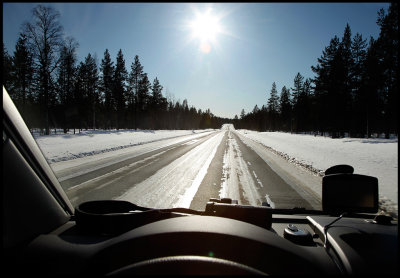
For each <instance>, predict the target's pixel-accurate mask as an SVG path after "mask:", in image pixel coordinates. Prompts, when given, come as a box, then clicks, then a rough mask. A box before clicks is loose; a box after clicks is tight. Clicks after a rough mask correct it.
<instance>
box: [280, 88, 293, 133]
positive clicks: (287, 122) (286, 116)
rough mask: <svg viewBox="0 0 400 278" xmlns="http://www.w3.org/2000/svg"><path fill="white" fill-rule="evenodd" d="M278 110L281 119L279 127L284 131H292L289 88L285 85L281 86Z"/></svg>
mask: <svg viewBox="0 0 400 278" xmlns="http://www.w3.org/2000/svg"><path fill="white" fill-rule="evenodd" d="M279 111H280V119H281V123H282V125H281V128H282V130H284V131H289V130H290V131H292V126H291V124H292V104H291V97H290V89H287V88H286V86H283V87H282V90H281V95H280V98H279Z"/></svg>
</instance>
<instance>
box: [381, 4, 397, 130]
mask: <svg viewBox="0 0 400 278" xmlns="http://www.w3.org/2000/svg"><path fill="white" fill-rule="evenodd" d="M398 5H399V4H398V3H397V2H393V3H391V4H390V6H389V10H388V13H387V14H386V13H385V11H384V10H383V9H381V10H380V11H379V13H378V20H377V24H378V26H379V27H380V33H379V38H378V40H377V43H378V46H379V48H378V49H379V56H380V59H381V63H382V70H383V73H384V75H383V76H384V91H383V98H384V105H385V110H384V114H385V136H386V138H389V135H390V133H391V132H394V133H398V131H397V123H398V119H397V117H398V114H397V113H398V112H397V108H398V99H399V98H398V94H399V87H398V86H399V85H398V84H399V6H398Z"/></svg>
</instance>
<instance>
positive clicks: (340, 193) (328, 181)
mask: <svg viewBox="0 0 400 278" xmlns="http://www.w3.org/2000/svg"><path fill="white" fill-rule="evenodd" d="M350 167H351V166H350ZM348 169H349V168H348ZM328 173H329V171H328ZM378 206H379V203H378V179H377V178H375V177H371V176H365V175H358V174H352V173H349V172H347V173H334V174H328V175H325V176H324V177H323V178H322V210H323V211H324V212H327V213H331V214H337V213H343V212H349V213H351V212H355V213H363V212H364V213H376V212H378Z"/></svg>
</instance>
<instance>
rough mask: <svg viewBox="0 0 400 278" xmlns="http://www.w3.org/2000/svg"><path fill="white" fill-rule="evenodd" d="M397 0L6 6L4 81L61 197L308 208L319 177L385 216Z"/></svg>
mask: <svg viewBox="0 0 400 278" xmlns="http://www.w3.org/2000/svg"><path fill="white" fill-rule="evenodd" d="M397 5H398V4H396V3H393V4H390V3H298V4H295V3H282V4H280V3H218V4H200V3H198V4H196V3H116V4H114V3H46V4H37V3H3V70H2V72H3V85H4V86H5V88H6V89H7V91H8V93H9V95H10V97H11V98H12V100H13V101H14V103H15V105H16V107H17V108H18V110H19V111H20V113H21V115H22V117H23V119H24V120H25V122H26V124H27V126H28V128H29V130H30V131H31V133H32V135H33V137H34V138H35V140H36V142H37V144H38V146H39V147H40V149H41V150H42V152H43V154H44V156H45V158H46V159H47V161H48V163H49V165H50V166H51V168H52V170H53V171H54V174H55V175H56V177H57V178H58V180H59V182H60V184H61V186H62V188H63V189H64V190H65V192H66V194H67V196H68V197H69V199H70V201H71V203H72V204H73V205H74V206H77V205H79V204H80V203H82V202H85V201H89V200H107V199H120V200H127V201H130V202H132V203H135V204H137V205H140V206H145V207H154V208H173V207H186V208H192V209H196V210H204V208H205V205H206V203H207V201H208V200H209V199H210V198H231V199H233V200H238V203H239V204H243V205H262V204H263V203H264V204H266V203H268V205H269V206H271V207H272V208H279V209H281V208H283V209H285V208H294V207H303V208H306V209H310V210H320V209H321V192H322V187H321V184H322V177H323V175H324V171H325V170H326V169H327V168H329V167H331V166H334V165H337V164H348V165H351V166H353V167H354V173H356V174H362V175H369V176H374V177H377V178H378V180H379V204H380V210H384V211H386V212H388V213H390V214H392V215H394V216H396V217H397V204H398V197H397V194H398V176H397V171H398V168H397V167H398V147H397V146H398V145H397V144H398V139H397V138H398V137H397V136H398V130H397V125H398V123H397V118H398V115H397V104H398V87H397V84H398V80H397V79H398V76H399V65H398V59H397V58H398V25H397V22H398V13H397Z"/></svg>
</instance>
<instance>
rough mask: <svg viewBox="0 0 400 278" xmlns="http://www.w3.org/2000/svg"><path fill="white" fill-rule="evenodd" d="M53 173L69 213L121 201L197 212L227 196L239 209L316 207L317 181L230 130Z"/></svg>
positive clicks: (100, 157)
mask: <svg viewBox="0 0 400 278" xmlns="http://www.w3.org/2000/svg"><path fill="white" fill-rule="evenodd" d="M52 168H53V170H54V171H55V173H56V175H57V177H58V178H59V180H60V182H61V185H62V187H63V188H64V190H65V191H66V193H67V195H68V197H69V198H70V200H71V202H72V203H73V205H74V206H76V205H78V204H79V203H81V202H84V201H89V200H99V199H121V200H127V201H130V202H132V203H135V204H137V205H140V206H146V207H155V208H171V207H186V208H192V209H197V210H204V208H205V205H206V203H207V201H208V200H209V199H210V198H224V197H228V198H232V199H234V200H238V201H239V204H243V205H247V204H249V205H261V204H262V202H268V203H269V204H270V205H271V207H273V208H293V207H304V208H307V209H320V208H321V204H320V196H318V194H316V193H315V192H313V191H312V190H310V185H311V184H312V183H321V178H320V177H317V176H312V175H310V173H305V172H302V171H304V170H301V169H299V168H296V167H295V166H293V165H290V163H288V162H287V161H284V159H282V158H281V157H279V156H278V155H276V154H273V153H271V152H270V151H268V149H267V148H265V147H263V146H262V145H261V144H259V143H257V142H255V141H253V140H251V139H249V138H246V137H244V136H243V135H241V134H240V133H238V132H236V131H235V129H234V127H233V125H224V126H223V127H222V128H221V130H217V131H208V132H204V133H200V134H193V135H187V136H183V137H180V138H174V139H168V140H161V141H157V142H150V143H148V144H143V145H138V146H132V147H129V148H124V149H121V150H117V151H112V152H109V153H107V154H95V155H92V156H90V157H83V158H78V159H74V160H72V161H62V162H56V163H54V164H52Z"/></svg>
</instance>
